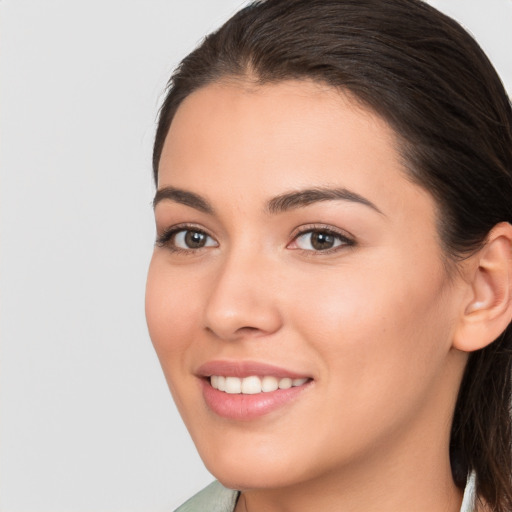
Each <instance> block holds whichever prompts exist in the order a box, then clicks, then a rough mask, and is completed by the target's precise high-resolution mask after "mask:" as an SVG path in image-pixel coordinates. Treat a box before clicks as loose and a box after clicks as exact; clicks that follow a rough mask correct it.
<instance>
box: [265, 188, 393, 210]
mask: <svg viewBox="0 0 512 512" xmlns="http://www.w3.org/2000/svg"><path fill="white" fill-rule="evenodd" d="M337 200H343V201H351V202H353V203H360V204H363V205H365V206H368V207H370V208H372V209H373V210H375V211H376V212H378V213H380V214H382V215H383V213H382V212H381V211H380V210H379V208H377V206H375V205H374V204H373V203H372V202H371V201H370V200H368V199H366V198H365V197H363V196H361V195H359V194H357V193H356V192H352V191H351V190H347V189H346V188H330V187H320V188H310V189H305V190H298V191H296V192H289V193H286V194H282V195H279V196H277V197H274V198H273V199H271V200H270V201H269V202H268V204H267V208H266V209H267V211H268V212H269V213H272V214H277V213H282V212H286V211H288V210H294V209H296V208H300V207H302V206H308V205H310V204H313V203H318V202H320V201H337Z"/></svg>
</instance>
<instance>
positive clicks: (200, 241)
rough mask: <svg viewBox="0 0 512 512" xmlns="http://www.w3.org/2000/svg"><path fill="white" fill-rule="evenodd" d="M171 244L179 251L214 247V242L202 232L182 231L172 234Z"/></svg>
mask: <svg viewBox="0 0 512 512" xmlns="http://www.w3.org/2000/svg"><path fill="white" fill-rule="evenodd" d="M173 242H174V245H175V246H176V247H179V248H180V249H201V248H202V247H215V246H216V245H217V244H216V242H215V240H214V239H213V238H212V237H211V236H208V235H207V234H206V233H204V232H203V231H198V230H193V229H182V230H181V231H178V232H176V233H175V234H174V237H173Z"/></svg>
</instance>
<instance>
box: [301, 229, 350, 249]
mask: <svg viewBox="0 0 512 512" xmlns="http://www.w3.org/2000/svg"><path fill="white" fill-rule="evenodd" d="M293 245H294V246H295V248H296V249H303V250H306V251H312V252H321V251H328V250H329V249H335V248H336V247H341V246H345V245H354V242H353V241H352V240H350V239H349V238H347V237H345V236H343V235H341V234H339V233H334V232H331V231H327V230H321V229H316V230H312V229H310V230H309V231H305V232H303V233H301V234H300V235H298V236H297V237H296V238H295V240H294V243H293Z"/></svg>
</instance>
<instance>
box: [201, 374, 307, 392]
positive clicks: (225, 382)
mask: <svg viewBox="0 0 512 512" xmlns="http://www.w3.org/2000/svg"><path fill="white" fill-rule="evenodd" d="M307 381H308V379H290V378H288V377H283V378H282V379H277V378H276V377H271V376H266V377H257V376H255V375H252V376H251V377H245V378H243V379H240V378H238V377H224V376H223V375H212V376H211V377H210V384H211V385H212V388H215V389H218V390H219V391H224V392H226V393H229V394H233V395H234V394H243V395H255V394H257V393H262V392H263V393H269V392H271V391H276V390H277V389H289V388H291V387H296V386H302V385H303V384H305V383H306V382H307Z"/></svg>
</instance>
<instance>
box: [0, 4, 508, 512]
mask: <svg viewBox="0 0 512 512" xmlns="http://www.w3.org/2000/svg"><path fill="white" fill-rule="evenodd" d="M243 3H244V2H243V1H242V0H240V1H239V0H187V1H184V0H150V1H148V0H87V1H79V0H44V1H41V0H1V1H0V16H1V18H0V19H1V21H0V34H1V36H0V37H1V52H2V53H1V60H0V77H1V78H0V94H1V125H0V164H1V178H0V179H1V182H0V185H1V192H0V219H1V232H0V237H1V239H0V242H1V255H0V263H1V273H0V298H1V302H0V322H1V323H0V327H1V336H2V337H1V345H0V436H1V438H0V511H2V512H43V511H44V512H78V511H87V512H99V511H109V512H114V511H116V512H121V511H123V512H129V511H137V512H142V511H144V512H150V511H169V512H170V511H172V510H173V509H174V507H176V506H178V505H179V504H180V503H181V502H183V501H184V500H185V499H186V498H188V497H189V496H191V495H192V494H193V493H194V492H195V491H197V490H199V489H200V488H201V487H203V486H204V485H206V484H207V483H208V482H209V481H210V480H211V479H212V478H213V477H212V476H211V475H209V474H208V472H207V471H206V470H205V469H204V468H203V466H202V464H201V461H200V459H199V457H198V456H197V454H196V452H195V449H194V447H193V445H192V443H191V441H190V440H189V438H188V434H187V432H186V430H185V428H184V427H183V425H182V423H181V420H180V418H179V417H178V414H177V412H176V410H175V408H174V405H173V404H172V401H171V398H170V395H169V393H168V390H167V387H166V384H165V381H164V378H163V375H162V374H161V371H160V367H159V364H158V361H157V358H156V356H155V354H154V353H153V349H152V347H151V343H150V341H149V337H148V335H147V332H146V325H145V320H144V307H143V304H144V281H145V275H146V268H147V265H148V262H149V258H150V254H151V250H152V245H153V237H154V229H153V224H152V211H151V199H152V196H153V194H154V188H153V184H152V181H151V169H150V160H151V145H152V138H153V134H154V127H155V119H156V113H157V109H158V106H159V104H160V101H161V95H162V91H163V89H164V86H165V83H166V81H167V79H168V77H169V75H170V73H171V71H172V69H173V68H174V67H175V66H176V65H177V64H178V62H179V60H180V59H181V58H182V57H184V56H185V55H186V54H187V53H188V52H189V51H190V50H192V49H193V48H194V47H195V46H196V44H197V43H198V42H199V41H200V40H201V38H202V37H203V36H204V35H205V34H206V33H207V32H209V31H211V30H212V29H214V28H215V27H217V26H218V25H219V24H220V23H221V22H222V21H224V20H225V19H227V18H228V17H229V15H230V14H232V13H233V12H234V11H235V10H237V8H238V7H239V6H240V5H242V4H243ZM431 3H432V4H434V5H435V6H436V7H438V8H440V9H441V10H443V11H445V12H447V13H449V14H451V15H452V16H454V17H455V18H457V19H458V20H459V21H462V22H463V24H464V25H465V26H466V27H467V28H469V29H470V31H471V32H472V33H473V34H474V35H475V36H476V38H477V40H478V41H479V42H480V44H481V45H482V46H483V48H484V49H485V50H486V51H487V52H488V54H489V56H490V57H491V60H492V61H493V62H494V63H495V66H496V67H497V69H498V71H499V72H500V74H501V76H502V79H503V80H504V82H505V83H506V84H507V87H508V90H509V91H512V57H511V52H510V48H512V0H485V1H483V0H436V1H434V0H432V2H431Z"/></svg>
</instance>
